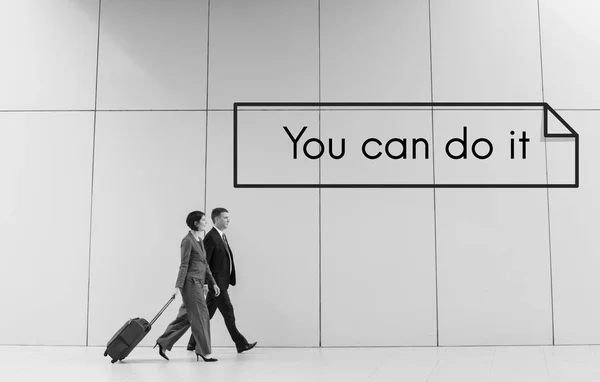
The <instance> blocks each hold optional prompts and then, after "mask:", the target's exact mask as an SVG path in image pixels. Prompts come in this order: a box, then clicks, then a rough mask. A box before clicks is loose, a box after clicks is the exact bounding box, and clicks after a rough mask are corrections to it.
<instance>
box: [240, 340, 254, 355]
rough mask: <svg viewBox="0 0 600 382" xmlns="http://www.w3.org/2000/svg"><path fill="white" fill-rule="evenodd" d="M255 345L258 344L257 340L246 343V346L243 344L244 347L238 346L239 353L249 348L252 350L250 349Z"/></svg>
mask: <svg viewBox="0 0 600 382" xmlns="http://www.w3.org/2000/svg"><path fill="white" fill-rule="evenodd" d="M255 346H256V342H254V343H251V344H246V345H244V346H242V347H238V348H237V352H238V353H242V352H245V351H247V350H250V349H252V348H253V347H255Z"/></svg>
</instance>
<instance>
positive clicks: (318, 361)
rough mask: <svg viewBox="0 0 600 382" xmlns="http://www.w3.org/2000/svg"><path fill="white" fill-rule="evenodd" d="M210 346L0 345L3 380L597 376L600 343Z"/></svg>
mask: <svg viewBox="0 0 600 382" xmlns="http://www.w3.org/2000/svg"><path fill="white" fill-rule="evenodd" d="M213 351H214V354H215V356H217V357H218V358H219V362H216V363H204V362H202V361H200V362H196V359H195V357H194V355H193V354H192V353H190V352H187V351H186V350H185V349H183V348H175V349H173V351H172V352H170V353H168V354H169V356H170V358H171V360H170V361H165V360H163V359H162V358H160V357H159V356H158V354H157V353H156V350H153V349H151V348H148V347H142V348H138V349H135V350H134V352H133V353H132V354H131V355H130V357H129V358H127V359H126V360H125V361H123V362H118V363H116V364H111V363H110V361H109V359H108V358H104V357H103V356H102V354H103V352H104V348H99V347H87V348H86V347H51V346H43V347H34V346H0V381H6V382H20V381H48V380H50V381H55V380H56V381H61V382H63V381H64V382H69V381H77V382H80V381H84V382H95V381H143V382H154V381H169V382H171V381H173V382H176V381H211V382H216V381H227V382H234V381H257V382H258V381H261V382H263V381H265V382H268V381H278V382H279V381H344V382H350V381H402V382H404V381H406V382H410V381H429V382H441V381H444V382H450V381H456V382H469V381H477V382H482V381H483V382H500V381H510V382H517V381H524V382H525V381H526V382H538V381H553V382H555V381H565V382H567V381H568V382H584V381H600V346H554V347H529V346H528V347H450V348H343V349H331V348H322V349H315V348H301V349H289V348H287V349H278V348H255V349H253V350H252V351H250V352H248V353H244V354H241V355H238V354H237V353H236V352H235V351H234V349H232V348H215V349H213Z"/></svg>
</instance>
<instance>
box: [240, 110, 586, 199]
mask: <svg viewBox="0 0 600 382" xmlns="http://www.w3.org/2000/svg"><path fill="white" fill-rule="evenodd" d="M240 107H318V108H321V107H358V108H369V107H430V108H432V111H433V108H435V107H445V108H452V107H542V108H543V110H542V111H543V116H544V121H543V124H544V138H574V139H575V182H574V183H567V184H548V183H546V184H526V183H522V184H505V183H489V184H468V183H465V184H450V183H442V184H435V183H433V184H410V183H407V184H351V183H347V184H322V183H319V184H302V183H301V184H297V183H296V184H294V183H290V184H268V183H261V184H244V183H239V182H238V155H237V149H238V108H240ZM548 111H550V113H551V114H552V115H553V116H554V117H555V118H556V119H558V120H559V121H560V122H561V123H562V124H563V126H564V127H565V128H566V129H567V130H568V131H569V133H549V132H548ZM233 187H234V188H579V134H577V132H576V131H575V130H573V128H572V127H571V126H569V124H568V123H567V122H566V121H565V120H564V119H563V118H562V117H561V116H560V115H559V114H558V113H557V112H556V111H555V110H554V109H553V108H552V107H550V105H549V104H548V103H547V102H234V104H233Z"/></svg>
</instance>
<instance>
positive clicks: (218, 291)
mask: <svg viewBox="0 0 600 382" xmlns="http://www.w3.org/2000/svg"><path fill="white" fill-rule="evenodd" d="M213 290H214V291H215V297H219V295H220V294H221V290H220V289H219V286H218V285H217V284H215V285H213Z"/></svg>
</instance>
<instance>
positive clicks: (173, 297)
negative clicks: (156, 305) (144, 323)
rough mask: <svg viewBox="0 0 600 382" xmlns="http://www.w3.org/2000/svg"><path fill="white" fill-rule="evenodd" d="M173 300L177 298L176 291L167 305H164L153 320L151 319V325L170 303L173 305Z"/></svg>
mask: <svg viewBox="0 0 600 382" xmlns="http://www.w3.org/2000/svg"><path fill="white" fill-rule="evenodd" d="M173 300H175V293H173V295H172V296H171V298H170V299H169V301H167V303H166V304H165V306H163V308H162V309H161V310H160V312H158V313H157V314H156V316H154V318H153V319H152V321H150V326H152V325H153V324H154V323H155V322H156V320H158V318H159V317H160V315H161V314H163V312H164V311H165V310H166V309H167V308H168V307H169V305H171V303H172V302H173Z"/></svg>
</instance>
